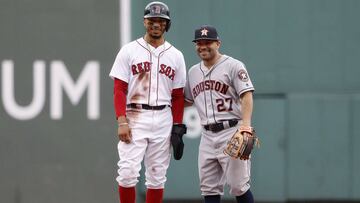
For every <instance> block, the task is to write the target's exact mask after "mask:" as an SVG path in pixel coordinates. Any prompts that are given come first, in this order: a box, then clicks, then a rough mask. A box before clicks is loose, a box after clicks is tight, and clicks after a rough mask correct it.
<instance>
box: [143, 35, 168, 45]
mask: <svg viewBox="0 0 360 203" xmlns="http://www.w3.org/2000/svg"><path fill="white" fill-rule="evenodd" d="M144 40H145V41H146V43H148V44H150V45H151V46H153V47H155V48H157V47H159V46H160V45H162V44H164V43H165V39H164V37H163V36H161V37H160V38H159V39H156V38H153V37H151V36H149V35H145V36H144Z"/></svg>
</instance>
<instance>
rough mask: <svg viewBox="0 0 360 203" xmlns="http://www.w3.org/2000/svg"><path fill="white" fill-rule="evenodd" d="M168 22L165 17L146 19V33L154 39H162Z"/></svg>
mask: <svg viewBox="0 0 360 203" xmlns="http://www.w3.org/2000/svg"><path fill="white" fill-rule="evenodd" d="M167 23H168V22H167V20H166V19H164V18H158V17H156V18H145V19H144V27H145V29H146V33H147V35H148V36H149V37H151V38H152V39H160V38H161V37H162V36H163V34H164V32H165V30H166V25H167Z"/></svg>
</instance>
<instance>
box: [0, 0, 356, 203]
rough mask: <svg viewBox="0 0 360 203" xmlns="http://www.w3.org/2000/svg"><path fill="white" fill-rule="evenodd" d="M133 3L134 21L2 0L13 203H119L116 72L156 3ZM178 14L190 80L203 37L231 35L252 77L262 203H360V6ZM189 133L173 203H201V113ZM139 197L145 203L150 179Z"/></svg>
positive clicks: (168, 196) (317, 3)
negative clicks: (198, 37)
mask: <svg viewBox="0 0 360 203" xmlns="http://www.w3.org/2000/svg"><path fill="white" fill-rule="evenodd" d="M130 2H131V6H130V11H131V12H130V13H129V15H128V16H126V17H125V19H124V17H121V14H120V13H119V11H120V9H121V7H122V5H124V4H123V3H124V2H123V1H118V0H110V1H100V0H64V1H54V0H46V1H45V0H0V98H1V99H0V202H1V203H60V202H66V203H95V202H97V203H98V202H118V201H119V200H118V194H117V183H116V181H115V177H116V175H117V172H116V170H117V165H116V164H117V159H118V156H117V141H118V138H117V137H116V130H117V127H116V121H115V115H114V111H113V100H112V94H113V90H112V85H113V83H112V80H111V79H110V78H109V77H108V73H109V71H110V69H111V66H112V63H113V61H114V59H115V56H116V54H117V52H118V50H119V48H120V45H121V43H122V42H121V37H122V36H124V35H125V34H129V33H130V34H131V35H130V36H131V40H133V39H136V38H138V37H140V36H142V35H143V33H144V29H143V23H142V21H143V18H142V17H143V9H144V7H145V5H146V4H147V3H148V2H149V1H143V0H132V1H130ZM164 2H165V3H167V4H168V6H169V7H170V10H171V18H172V26H171V29H170V32H169V33H167V34H166V38H167V39H168V40H169V41H170V42H171V43H172V44H173V45H175V46H176V47H177V48H178V49H180V50H181V51H182V52H183V53H184V56H185V60H186V64H187V67H188V68H189V67H190V66H191V65H193V64H195V63H197V62H198V57H197V55H196V52H195V50H194V45H193V43H192V42H191V40H192V39H193V31H194V29H195V28H196V27H198V26H200V25H202V24H211V25H214V26H215V27H217V29H218V32H219V35H220V38H221V40H222V46H221V52H222V53H224V54H227V55H230V56H233V57H235V58H237V59H239V60H242V61H243V62H244V63H245V64H246V66H247V69H248V71H249V73H250V76H251V78H252V81H253V83H254V85H255V88H256V91H255V105H254V115H253V125H254V126H255V128H256V129H257V134H258V136H259V137H260V139H261V148H260V149H257V150H256V151H255V153H254V155H253V157H252V191H253V193H254V195H255V198H256V200H257V202H286V201H292V200H299V201H300V200H304V201H309V200H338V201H347V200H348V201H350V200H352V201H360V176H359V175H358V171H360V159H359V157H358V155H359V154H360V150H359V147H358V146H360V138H359V136H360V127H359V123H360V78H359V77H360V67H359V62H358V61H359V58H360V26H358V23H357V22H358V19H360V12H359V11H360V1H357V0H216V1H215V0H196V1H190V0H181V1H180V0H166V1H164ZM122 20H127V21H128V22H130V25H131V29H130V30H124V29H121V28H122V26H123V23H121V22H123V21H122ZM184 122H185V123H186V124H187V125H188V129H189V132H188V134H187V135H186V137H185V140H184V141H185V145H186V146H185V154H184V158H183V159H182V160H181V161H174V160H172V163H171V165H170V169H169V171H168V176H167V177H168V181H167V184H166V190H165V201H166V202H173V201H175V200H177V201H181V202H187V201H190V200H198V201H199V202H200V199H201V196H200V191H199V187H198V185H199V181H198V172H197V153H198V152H197V151H198V149H197V146H198V144H199V137H200V130H201V126H200V125H199V118H198V115H197V113H196V111H195V109H194V108H188V109H186V111H185V115H184ZM137 191H138V193H137V194H138V202H139V203H140V202H143V198H144V195H145V188H144V180H143V179H140V182H139V184H138V186H137ZM224 199H226V200H231V199H232V198H231V197H230V196H228V195H227V194H226V195H225V197H224Z"/></svg>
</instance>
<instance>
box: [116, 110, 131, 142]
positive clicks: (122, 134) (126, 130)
mask: <svg viewBox="0 0 360 203" xmlns="http://www.w3.org/2000/svg"><path fill="white" fill-rule="evenodd" d="M117 122H118V137H119V140H120V141H122V142H125V143H126V144H129V143H130V142H131V137H132V136H131V130H130V127H129V123H128V120H127V119H126V117H125V116H119V118H118V119H117Z"/></svg>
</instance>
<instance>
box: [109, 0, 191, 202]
mask: <svg viewBox="0 0 360 203" xmlns="http://www.w3.org/2000/svg"><path fill="white" fill-rule="evenodd" d="M170 25H171V19H170V12H169V8H168V6H167V5H165V4H164V3H162V2H151V3H149V4H148V5H147V6H146V7H145V11H144V27H145V30H146V33H145V35H144V36H143V37H141V38H139V39H137V40H134V41H132V42H130V43H129V44H126V45H125V46H123V47H122V48H121V50H120V51H119V53H118V55H117V56H116V59H115V62H114V65H113V67H112V69H111V72H110V77H111V78H112V79H114V106H115V111H116V118H117V121H118V136H119V139H120V141H119V143H118V153H119V162H118V167H119V169H118V177H117V179H116V180H117V182H118V184H119V196H120V203H135V197H136V192H135V186H136V184H137V183H138V177H139V176H140V174H139V171H140V169H141V162H142V161H143V159H144V166H145V169H146V170H145V185H146V187H147V192H146V203H160V202H162V199H163V190H164V184H165V181H166V171H167V168H168V166H169V163H170V158H171V153H170V148H171V145H170V137H171V136H170V135H171V134H172V133H173V132H172V131H174V126H178V125H181V123H182V118H183V109H184V87H185V82H186V67H185V60H184V57H183V54H182V53H181V52H180V51H179V50H177V49H176V48H175V47H174V46H172V45H171V44H170V43H169V42H167V41H165V39H164V33H165V32H166V31H168V30H169V28H170Z"/></svg>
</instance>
